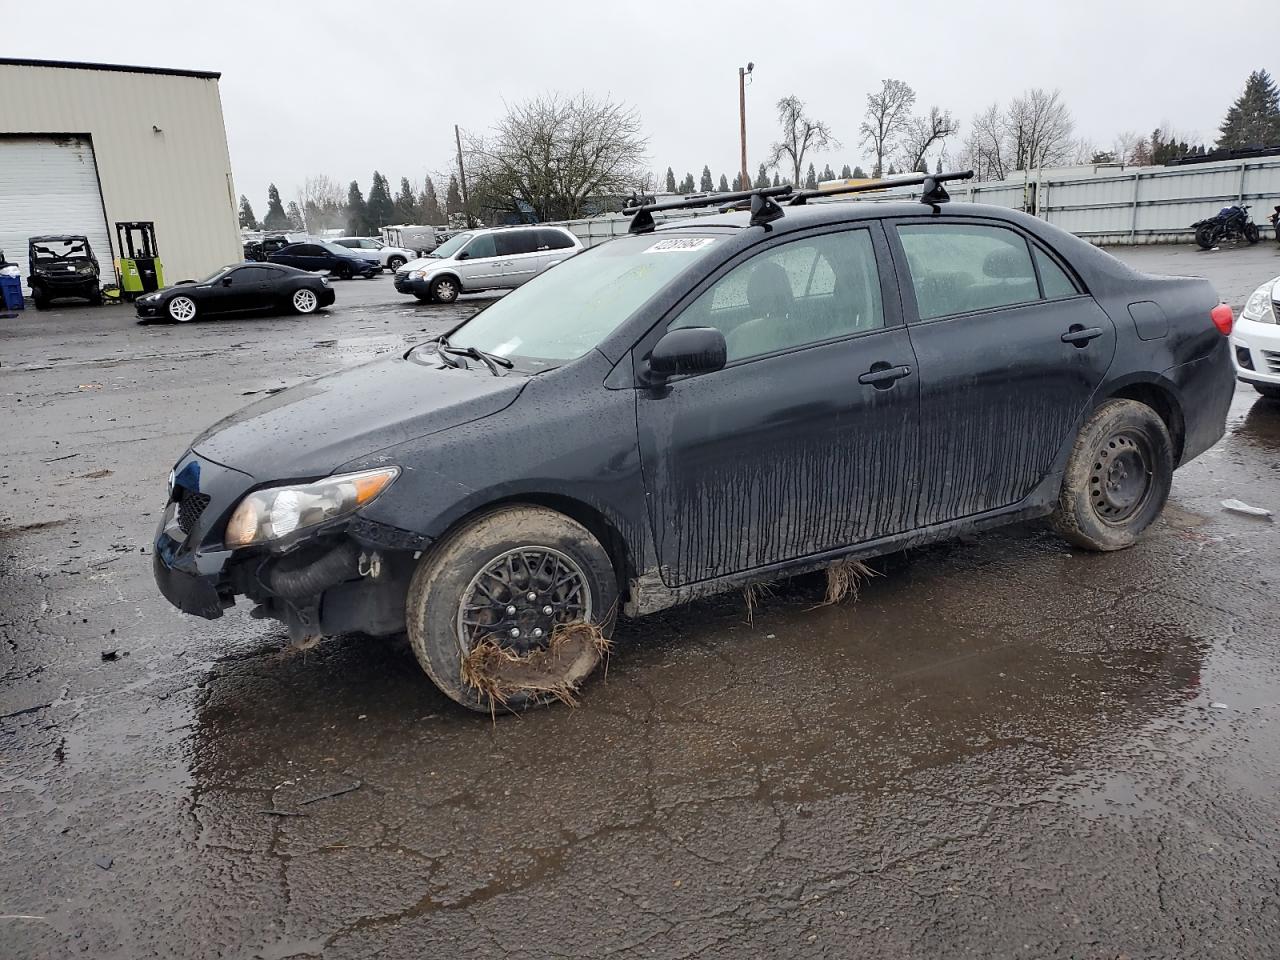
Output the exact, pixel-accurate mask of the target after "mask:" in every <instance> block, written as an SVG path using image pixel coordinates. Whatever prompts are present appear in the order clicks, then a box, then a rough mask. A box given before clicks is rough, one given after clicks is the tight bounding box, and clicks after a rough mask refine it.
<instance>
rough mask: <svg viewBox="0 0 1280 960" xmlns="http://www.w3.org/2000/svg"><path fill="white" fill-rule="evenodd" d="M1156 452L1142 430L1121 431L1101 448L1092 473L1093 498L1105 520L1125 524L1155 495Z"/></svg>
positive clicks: (1090, 490) (1091, 496)
mask: <svg viewBox="0 0 1280 960" xmlns="http://www.w3.org/2000/svg"><path fill="white" fill-rule="evenodd" d="M1151 461H1152V453H1151V449H1150V444H1149V442H1148V441H1147V438H1146V437H1144V436H1142V435H1141V434H1140V433H1130V432H1128V431H1126V432H1124V433H1118V434H1116V435H1115V436H1113V437H1112V438H1111V439H1110V440H1108V441H1107V443H1106V444H1105V445H1104V446H1103V447H1102V449H1101V450H1099V451H1098V454H1097V459H1096V460H1095V461H1094V463H1093V470H1092V471H1091V472H1090V474H1089V500H1090V502H1091V503H1092V504H1093V512H1094V513H1095V514H1097V516H1098V519H1099V520H1102V521H1103V522H1104V523H1113V524H1115V523H1124V522H1125V521H1126V520H1128V519H1129V518H1130V517H1131V516H1133V515H1134V514H1135V513H1137V512H1138V511H1139V510H1141V509H1142V507H1143V506H1145V504H1146V501H1147V498H1148V497H1150V496H1151V489H1152V483H1151V467H1150V463H1151Z"/></svg>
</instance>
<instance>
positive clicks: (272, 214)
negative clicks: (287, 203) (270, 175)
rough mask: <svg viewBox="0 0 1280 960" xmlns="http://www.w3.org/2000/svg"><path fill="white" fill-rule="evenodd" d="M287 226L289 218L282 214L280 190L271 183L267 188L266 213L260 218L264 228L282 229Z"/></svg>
mask: <svg viewBox="0 0 1280 960" xmlns="http://www.w3.org/2000/svg"><path fill="white" fill-rule="evenodd" d="M288 226H289V218H288V217H286V216H285V215H284V207H283V206H281V204H280V191H279V190H277V189H276V185H275V184H274V183H273V184H271V186H269V187H268V188H267V215H266V216H265V217H263V218H262V228H263V229H264V230H284V229H285V228H287V227H288Z"/></svg>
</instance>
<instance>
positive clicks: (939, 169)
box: [933, 157, 942, 173]
mask: <svg viewBox="0 0 1280 960" xmlns="http://www.w3.org/2000/svg"><path fill="white" fill-rule="evenodd" d="M933 172H934V173H941V172H942V157H938V164H937V166H935V167H934V168H933Z"/></svg>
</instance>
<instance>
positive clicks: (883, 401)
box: [155, 174, 1234, 710]
mask: <svg viewBox="0 0 1280 960" xmlns="http://www.w3.org/2000/svg"><path fill="white" fill-rule="evenodd" d="M960 176H965V174H952V175H942V176H940V177H930V178H927V179H922V178H917V179H916V181H915V182H916V183H918V184H920V185H921V186H922V187H923V190H922V198H921V199H922V202H923V204H924V205H921V203H911V202H899V203H838V202H837V203H825V202H818V203H812V202H810V201H813V200H819V199H820V195H819V194H818V193H817V191H801V192H792V191H791V189H790V188H788V187H781V188H768V189H765V190H760V191H751V192H746V193H741V194H728V195H721V196H719V197H712V198H709V199H704V200H700V201H683V202H673V203H669V204H665V205H649V206H646V207H644V208H641V209H640V210H638V211H637V212H636V215H635V219H634V221H633V223H632V228H631V232H632V235H631V236H627V237H624V238H620V239H617V240H613V241H611V242H609V243H605V244H602V245H600V246H598V247H596V248H594V249H592V250H589V251H587V252H585V253H583V254H581V255H579V256H576V257H574V258H572V259H570V260H567V261H566V262H565V263H563V264H561V265H560V266H558V267H557V268H556V269H555V270H551V271H548V272H547V273H545V274H542V275H540V276H538V277H536V278H535V279H533V280H531V281H530V282H529V283H528V284H526V285H525V286H523V287H521V288H520V289H518V290H516V291H515V292H513V293H511V294H509V295H508V296H507V297H505V298H504V299H502V300H498V301H497V302H495V303H493V304H492V305H491V306H489V307H488V308H486V309H485V310H484V311H482V312H481V313H479V314H477V315H476V316H474V317H473V318H471V319H470V320H468V321H466V322H464V323H462V324H461V325H459V326H458V327H456V328H455V329H453V330H451V331H450V332H449V333H448V335H447V336H445V337H441V338H439V339H438V340H436V341H433V342H429V343H426V344H423V345H420V346H417V347H414V348H413V349H410V350H407V351H405V352H404V353H402V354H399V355H397V356H394V357H391V358H388V359H382V360H377V361H374V362H372V363H369V364H366V365H364V366H360V367H356V368H354V369H350V370H346V371H343V372H341V373H337V374H334V375H332V376H328V377H324V378H321V379H319V380H314V381H311V382H310V383H307V384H305V385H302V386H298V387H295V388H293V389H290V390H286V391H284V392H282V393H280V394H278V395H276V396H273V397H271V398H270V399H269V400H266V401H263V402H260V403H257V404H254V405H252V406H249V407H247V408H245V409H244V410H242V411H241V412H239V413H237V414H235V415H233V416H231V417H230V418H228V419H226V420H223V421H222V422H221V423H218V424H217V425H215V426H213V427H211V428H210V429H209V430H207V431H206V432H205V433H203V434H201V435H200V436H199V437H197V438H196V439H195V441H194V442H193V444H192V446H191V448H190V449H188V450H187V452H186V453H184V454H183V455H182V457H181V458H180V459H179V460H178V463H177V465H176V466H175V467H174V470H173V474H172V477H171V483H170V488H169V495H168V505H167V506H166V508H165V510H164V516H163V519H162V521H161V523H160V528H159V531H158V533H157V538H156V550H155V576H156V580H157V582H158V583H159V586H160V589H161V590H162V592H163V593H164V595H165V596H166V597H168V599H169V600H170V601H171V602H172V603H174V604H175V605H176V606H178V607H179V608H181V609H183V610H185V611H187V612H188V613H193V614H196V615H199V616H203V617H208V618H214V617H218V616H221V614H222V611H223V610H224V609H225V608H226V607H228V606H230V605H231V604H232V603H233V602H234V598H235V597H236V596H246V597H248V598H249V599H250V600H252V601H253V602H254V603H255V604H257V610H256V611H255V615H256V616H267V617H273V618H276V619H279V620H282V621H284V622H285V623H286V624H288V625H289V627H290V629H291V631H292V632H293V633H294V635H295V636H305V635H314V634H326V633H336V632H345V631H362V632H365V633H369V634H390V633H395V632H399V631H402V630H406V629H407V631H408V633H409V637H410V639H411V641H412V644H413V648H414V650H415V652H416V655H417V657H418V659H419V661H420V662H421V664H422V666H423V667H424V668H425V669H426V671H427V673H428V674H429V675H430V676H431V678H432V679H433V680H434V681H435V682H436V684H437V685H439V687H440V689H442V690H443V691H444V692H445V693H446V694H448V695H449V696H450V697H452V698H453V699H454V700H456V701H458V702H459V703H461V704H463V705H465V706H467V707H470V708H472V709H480V710H488V709H490V708H491V706H493V701H492V700H491V696H492V694H491V693H490V692H489V691H488V690H487V689H486V688H483V687H482V686H480V685H479V684H477V683H474V682H473V681H472V680H470V679H468V676H474V675H472V674H468V672H467V671H466V670H464V661H465V663H466V664H470V663H471V659H470V657H471V655H472V654H473V653H474V652H475V651H476V650H477V648H480V647H483V648H485V649H486V650H488V649H492V648H493V646H494V645H497V646H498V649H499V650H501V651H503V652H504V653H506V654H507V655H509V656H511V657H513V658H516V659H517V660H522V659H523V658H531V657H533V656H536V655H537V651H539V650H540V648H543V647H545V645H546V644H547V643H548V638H549V637H552V636H557V635H562V634H560V633H558V631H561V630H562V628H563V627H564V626H565V625H566V624H568V623H576V622H577V621H589V622H594V623H597V624H599V625H600V626H601V627H602V628H603V629H604V630H605V631H607V630H608V629H609V628H610V627H611V626H612V623H613V619H614V615H615V613H622V614H625V615H627V616H636V615H640V614H645V613H649V612H652V611H655V610H661V609H663V608H664V607H669V606H672V605H674V604H678V603H681V602H683V601H686V600H689V599H691V598H693V597H697V596H700V595H704V594H709V593H713V592H716V591H720V590H724V589H726V588H728V587H731V586H737V585H741V584H743V583H747V582H750V581H752V580H756V579H760V578H772V577H777V576H779V575H785V574H791V573H797V572H801V571H805V570H816V569H820V568H822V567H824V566H826V565H828V564H830V563H832V561H834V560H837V559H840V558H845V557H851V556H870V555H875V554H881V553H885V552H888V551H893V550H898V549H901V548H903V547H905V546H909V545H915V544H920V543H923V542H926V541H930V540H937V539H940V538H944V537H950V536H954V535H956V534H958V533H962V532H968V531H973V530H979V529H984V528H988V527H992V526H996V525H999V524H1004V523H1008V522H1010V521H1013V520H1018V519H1025V518H1029V517H1039V516H1045V515H1050V516H1051V517H1052V521H1053V524H1054V526H1055V527H1056V528H1057V530H1059V531H1060V532H1061V533H1062V534H1063V535H1064V536H1065V537H1066V538H1067V539H1068V540H1070V541H1071V542H1072V543H1074V544H1077V545H1079V546H1082V547H1085V548H1089V549H1094V550H1115V549H1119V548H1122V547H1127V546H1129V545H1131V544H1132V543H1134V541H1135V539H1136V538H1137V537H1138V535H1139V534H1140V533H1141V532H1142V531H1143V530H1144V529H1145V528H1146V527H1147V526H1148V525H1149V524H1150V523H1151V522H1152V521H1153V520H1154V519H1155V518H1156V517H1157V516H1158V515H1159V514H1160V511H1161V509H1162V508H1163V506H1164V503H1165V499H1166V497H1167V495H1168V493H1169V486H1170V481H1171V478H1172V474H1173V471H1174V469H1175V468H1176V467H1177V466H1179V465H1181V464H1183V463H1186V462H1187V461H1188V460H1190V459H1191V458H1192V457H1195V456H1197V455H1199V454H1200V453H1203V452H1204V451H1205V450H1207V449H1208V448H1209V447H1210V446H1212V445H1213V444H1214V442H1215V441H1217V440H1218V438H1219V437H1220V436H1221V435H1222V433H1223V430H1224V426H1225V420H1226V414H1227V408H1228V406H1229V404H1230V402H1231V396H1232V390H1233V387H1234V377H1233V373H1232V366H1231V360H1230V357H1229V355H1228V346H1227V338H1226V336H1225V335H1224V334H1226V333H1227V332H1228V331H1229V330H1230V327H1231V323H1232V316H1231V311H1230V308H1228V307H1225V306H1222V305H1219V302H1218V298H1217V296H1216V295H1215V294H1214V291H1213V289H1212V288H1211V287H1210V285H1209V284H1208V283H1207V282H1206V281H1204V280H1198V279H1190V278H1174V277H1152V276H1147V275H1144V274H1140V273H1136V272H1134V271H1133V270H1131V269H1130V268H1128V267H1127V266H1125V265H1124V264H1122V263H1120V262H1119V261H1118V260H1116V259H1115V258H1113V257H1112V256H1110V255H1109V254H1107V253H1105V252H1103V251H1102V250H1099V249H1097V248H1095V247H1092V246H1090V245H1089V244H1087V243H1085V242H1084V241H1082V240H1078V239H1076V238H1075V237H1072V236H1071V235H1069V234H1067V233H1064V232H1062V231H1061V230H1058V229H1056V228H1054V227H1052V226H1049V225H1048V224H1046V223H1044V222H1043V221H1041V220H1038V219H1036V218H1034V217H1031V216H1027V215H1025V214H1023V213H1020V212H1016V211H1012V210H1008V209H1004V208H999V207H989V206H979V205H959V204H952V205H948V204H946V203H945V201H946V199H947V196H946V192H945V188H944V187H943V184H942V183H941V182H940V181H942V180H946V179H955V178H957V177H960ZM899 182H901V181H899ZM873 186H874V185H873ZM845 192H852V191H849V190H846V191H845ZM736 201H742V202H747V203H749V204H750V207H751V209H750V210H749V211H748V210H741V211H738V212H730V213H728V214H726V215H723V216H719V217H715V216H713V217H708V218H706V219H698V220H695V221H684V222H675V223H665V224H662V225H661V226H656V227H655V224H654V220H653V217H652V213H653V212H654V211H655V210H659V209H668V208H671V207H682V206H694V205H711V204H722V205H727V204H733V203H734V202H736ZM782 203H788V204H789V205H787V206H781V205H780V204H782ZM596 655H597V656H598V654H596ZM578 666H580V664H579V665H578ZM578 666H575V667H574V669H575V670H578ZM580 674H581V671H580V670H579V671H578V673H575V674H574V677H575V678H576V677H578V676H580ZM542 696H543V695H542V694H541V693H540V692H539V691H537V690H533V691H531V692H524V693H520V694H518V695H516V696H513V697H511V698H510V699H509V700H505V701H503V702H504V703H505V704H506V705H507V706H509V707H513V708H518V707H521V706H526V705H528V704H530V703H533V702H538V701H539V699H540V698H541V697H542Z"/></svg>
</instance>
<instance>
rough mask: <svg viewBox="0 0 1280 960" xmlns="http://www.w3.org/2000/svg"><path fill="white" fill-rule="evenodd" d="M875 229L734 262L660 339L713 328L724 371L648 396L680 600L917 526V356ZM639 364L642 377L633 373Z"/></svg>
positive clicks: (659, 502)
mask: <svg viewBox="0 0 1280 960" xmlns="http://www.w3.org/2000/svg"><path fill="white" fill-rule="evenodd" d="M897 302H898V298H897V294H896V289H895V285H894V280H893V275H892V268H891V267H890V265H889V256H888V249H887V246H886V243H885V240H884V236H883V233H882V232H881V230H880V227H879V226H878V225H875V224H873V225H871V226H870V227H860V228H857V229H847V228H842V229H837V230H828V231H827V232H824V233H816V234H810V235H807V236H804V237H801V238H799V239H791V240H787V241H785V242H781V243H775V244H773V245H771V246H770V247H768V248H766V249H764V250H763V251H760V252H758V253H756V254H755V255H752V256H748V257H746V258H745V259H740V261H739V262H738V263H736V264H735V265H733V266H731V268H730V269H729V270H728V271H727V272H724V273H723V274H722V275H721V276H720V277H719V278H718V279H717V280H715V281H714V282H713V283H712V284H711V285H709V286H708V287H707V288H706V289H705V290H704V291H703V292H702V293H700V294H699V295H698V297H697V299H695V300H694V301H693V302H692V303H690V304H689V305H688V307H686V308H685V309H683V310H682V311H681V312H680V313H679V314H678V315H677V316H676V317H675V318H674V319H673V320H672V321H670V323H669V324H668V325H667V326H666V327H665V328H661V329H659V330H657V331H655V332H654V333H653V334H651V335H650V336H649V337H648V338H646V341H645V342H643V343H642V344H641V346H640V349H638V350H637V351H636V353H637V354H638V358H639V360H642V359H643V356H644V355H645V353H646V350H647V349H648V348H651V346H652V343H653V342H654V341H655V340H656V338H657V336H659V335H661V334H662V333H664V332H665V330H666V329H671V328H674V327H688V326H714V327H717V328H719V329H720V330H722V331H723V332H724V333H725V339H726V342H727V344H728V363H727V365H726V366H725V368H724V369H722V370H719V371H716V372H714V373H709V374H703V375H700V376H690V377H682V378H676V379H674V380H671V381H668V383H667V384H666V385H664V386H663V387H660V388H643V387H642V388H640V391H639V396H638V404H637V418H638V425H639V443H640V452H641V460H642V466H643V473H644V482H645V489H646V494H647V499H648V506H649V515H650V521H651V523H652V525H653V532H654V540H655V543H656V546H657V552H658V556H659V559H660V562H661V564H662V576H663V579H664V581H665V582H666V583H668V584H669V585H671V586H680V585H683V584H689V583H695V582H698V581H701V580H707V579H711V578H715V577H721V576H726V575H729V574H734V573H741V572H743V571H748V570H753V569H757V568H760V567H766V566H768V565H770V564H776V563H782V562H784V561H787V560H794V559H797V558H800V557H804V556H808V555H812V554H820V553H823V552H826V551H830V550H836V549H839V548H841V547H844V546H847V545H850V544H855V543H860V542H864V541H868V540H874V539H877V538H879V537H884V536H888V535H891V534H894V533H899V532H902V531H903V530H906V529H907V528H909V527H910V526H911V523H912V520H913V514H914V508H915V483H916V465H917V436H916V434H917V424H916V417H917V391H918V377H917V376H916V374H915V358H914V356H913V355H912V352H911V344H910V340H909V338H908V335H907V331H906V328H905V327H904V326H902V323H901V318H900V316H899V311H898V307H897ZM637 365H638V366H639V365H640V364H639V363H638V364H637Z"/></svg>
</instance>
